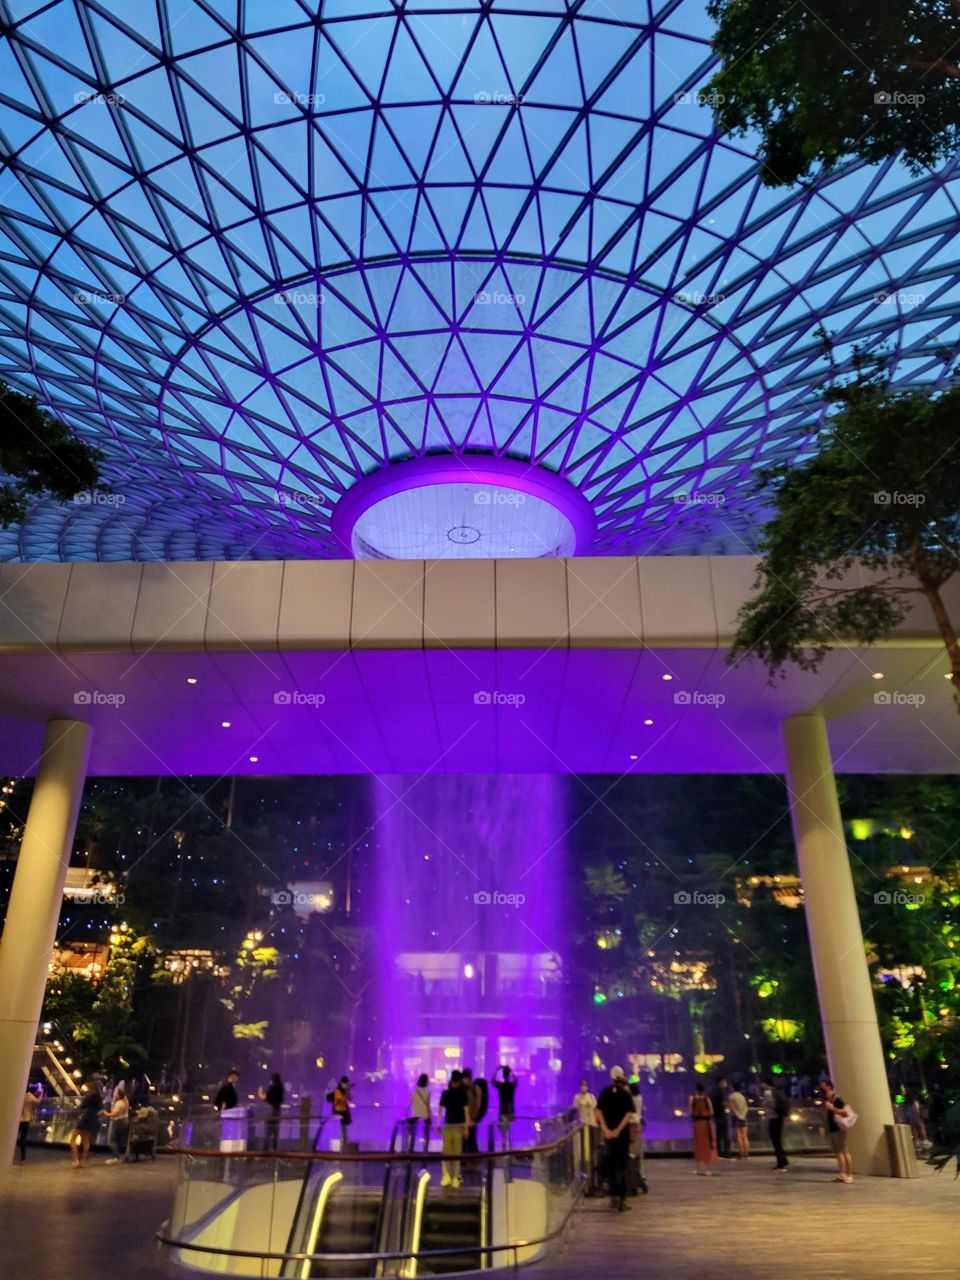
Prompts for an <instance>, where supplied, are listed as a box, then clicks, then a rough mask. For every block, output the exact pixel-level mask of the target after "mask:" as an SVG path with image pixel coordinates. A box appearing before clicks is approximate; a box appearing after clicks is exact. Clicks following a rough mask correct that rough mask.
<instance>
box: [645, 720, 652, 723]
mask: <svg viewBox="0 0 960 1280" xmlns="http://www.w3.org/2000/svg"><path fill="white" fill-rule="evenodd" d="M643 723H644V724H653V721H652V720H644V722H643Z"/></svg>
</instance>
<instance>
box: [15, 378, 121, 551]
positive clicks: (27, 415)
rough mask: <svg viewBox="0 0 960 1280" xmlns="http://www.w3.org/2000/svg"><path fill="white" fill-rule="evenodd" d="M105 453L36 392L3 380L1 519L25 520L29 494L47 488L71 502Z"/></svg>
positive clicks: (88, 485)
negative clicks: (42, 402) (40, 402)
mask: <svg viewBox="0 0 960 1280" xmlns="http://www.w3.org/2000/svg"><path fill="white" fill-rule="evenodd" d="M102 460H103V454H102V453H101V452H100V450H99V449H94V448H91V446H90V445H88V444H86V443H85V442H84V441H82V440H78V439H77V438H76V436H74V435H73V433H72V432H71V431H70V428H69V427H67V426H65V425H64V423H62V422H60V420H59V419H58V418H55V417H54V416H53V414H51V413H48V412H47V411H46V409H41V407H40V406H39V405H38V404H37V402H36V400H35V399H34V398H33V396H25V395H22V394H21V393H20V392H19V391H14V390H13V389H12V388H11V387H8V386H7V384H6V383H5V382H3V381H0V472H4V473H6V475H7V476H9V477H11V478H12V480H13V483H12V484H4V485H2V486H0V525H2V526H3V528H7V526H8V525H11V524H16V523H18V522H19V521H21V520H22V519H23V518H24V516H25V515H26V513H27V502H28V500H29V498H31V497H36V496H38V495H40V494H44V493H48V494H51V495H52V496H53V497H54V498H58V499H59V500H60V501H61V502H67V501H68V500H69V499H70V498H72V497H74V496H75V495H76V494H78V493H83V492H89V491H90V490H91V489H94V488H95V487H96V485H97V481H98V479H99V476H100V463H101V462H102Z"/></svg>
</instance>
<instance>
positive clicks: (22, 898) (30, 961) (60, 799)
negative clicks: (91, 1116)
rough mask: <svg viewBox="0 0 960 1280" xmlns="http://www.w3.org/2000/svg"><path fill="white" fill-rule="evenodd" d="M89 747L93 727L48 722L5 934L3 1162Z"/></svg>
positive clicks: (0, 1006)
mask: <svg viewBox="0 0 960 1280" xmlns="http://www.w3.org/2000/svg"><path fill="white" fill-rule="evenodd" d="M89 752H90V726H89V725H87V724H82V723H81V722H80V721H78V720H51V721H50V723H49V724H48V725H47V732H46V737H45V739H44V743H43V755H42V756H41V757H40V763H39V766H38V768H37V777H36V782H35V783H34V788H33V799H32V800H31V801H30V810H29V812H28V814H27V821H26V825H25V826H24V830H23V840H22V842H21V845H20V855H19V857H18V858H17V870H16V874H15V876H14V880H13V889H12V890H11V892H10V901H9V904H8V907H7V919H6V923H5V925H4V929H3V935H2V937H0V1046H2V1050H0V1164H6V1163H7V1162H8V1161H9V1160H11V1159H12V1158H13V1149H14V1143H15V1140H16V1136H17V1126H18V1124H19V1122H20V1110H21V1105H22V1102H23V1095H24V1091H25V1090H26V1087H27V1080H28V1076H29V1073H30V1062H31V1059H32V1057H33V1047H34V1043H35V1039H36V1033H37V1024H38V1023H39V1021H40V1011H41V1007H42V1005H43V993H44V988H45V987H46V983H47V972H48V970H49V966H50V953H51V951H52V950H53V944H54V941H55V939H56V932H57V922H58V920H59V918H60V906H61V904H62V902H63V886H64V883H65V882H66V878H67V867H68V866H69V864H70V854H71V852H72V850H73V836H74V832H75V831H76V826H77V811H78V809H79V807H80V797H81V794H82V793H83V783H84V779H85V777H86V770H87V757H88V755H89Z"/></svg>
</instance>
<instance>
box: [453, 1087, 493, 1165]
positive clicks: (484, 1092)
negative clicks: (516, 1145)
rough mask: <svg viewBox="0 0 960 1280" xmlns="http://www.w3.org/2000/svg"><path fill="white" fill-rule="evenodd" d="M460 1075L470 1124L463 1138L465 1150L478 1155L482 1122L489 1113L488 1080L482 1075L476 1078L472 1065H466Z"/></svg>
mask: <svg viewBox="0 0 960 1280" xmlns="http://www.w3.org/2000/svg"><path fill="white" fill-rule="evenodd" d="M460 1075H461V1079H462V1081H463V1089H464V1092H465V1093H466V1095H467V1116H468V1120H469V1124H470V1129H469V1131H468V1133H467V1136H466V1137H465V1138H464V1140H463V1150H464V1153H470V1154H473V1155H476V1154H477V1152H478V1151H479V1149H480V1148H479V1144H478V1136H479V1132H480V1124H481V1122H482V1121H483V1119H484V1117H485V1116H486V1114H487V1109H488V1107H489V1105H490V1096H489V1091H488V1089H487V1082H486V1080H484V1079H483V1077H482V1076H481V1077H479V1078H478V1079H476V1080H474V1078H473V1070H472V1068H471V1067H464V1068H463V1071H462V1072H461V1073H460Z"/></svg>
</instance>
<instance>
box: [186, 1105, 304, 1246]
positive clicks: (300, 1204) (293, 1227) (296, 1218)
mask: <svg viewBox="0 0 960 1280" xmlns="http://www.w3.org/2000/svg"><path fill="white" fill-rule="evenodd" d="M311 1118H312V1117H311ZM328 1119H329V1116H325V1115H321V1116H320V1117H319V1120H320V1123H319V1124H318V1125H317V1132H316V1133H315V1134H314V1136H313V1142H312V1144H311V1148H312V1150H311V1154H315V1153H316V1151H317V1148H318V1147H319V1145H320V1139H321V1137H322V1136H323V1126H324V1125H325V1124H326V1122H327V1120H328ZM308 1123H309V1118H308ZM180 1154H182V1155H189V1154H191V1152H190V1149H189V1148H188V1147H181V1149H180ZM233 1154H241V1153H239V1152H237V1153H231V1155H233ZM243 1154H245V1153H243ZM250 1154H251V1155H252V1154H254V1153H253V1152H251V1153H250ZM257 1154H258V1155H275V1156H281V1155H283V1156H285V1155H288V1154H290V1153H289V1152H279V1151H275V1152H266V1151H262V1152H258V1153H257ZM294 1154H297V1155H303V1154H304V1153H303V1152H296V1153H294ZM312 1173H313V1169H312V1167H311V1166H309V1165H308V1166H307V1168H306V1169H305V1170H304V1173H303V1186H302V1187H301V1188H300V1195H299V1196H298V1197H297V1207H296V1209H294V1211H293V1218H292V1219H291V1223H290V1234H289V1236H288V1237H287V1252H288V1253H289V1252H290V1249H291V1246H292V1245H293V1238H294V1233H295V1232H296V1231H297V1229H298V1227H299V1225H300V1216H301V1214H302V1213H303V1211H304V1201H305V1200H306V1197H307V1188H308V1187H309V1186H310V1175H311V1174H312Z"/></svg>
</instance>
